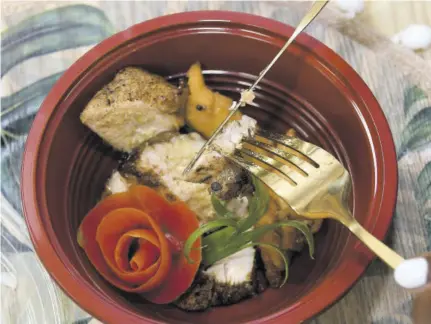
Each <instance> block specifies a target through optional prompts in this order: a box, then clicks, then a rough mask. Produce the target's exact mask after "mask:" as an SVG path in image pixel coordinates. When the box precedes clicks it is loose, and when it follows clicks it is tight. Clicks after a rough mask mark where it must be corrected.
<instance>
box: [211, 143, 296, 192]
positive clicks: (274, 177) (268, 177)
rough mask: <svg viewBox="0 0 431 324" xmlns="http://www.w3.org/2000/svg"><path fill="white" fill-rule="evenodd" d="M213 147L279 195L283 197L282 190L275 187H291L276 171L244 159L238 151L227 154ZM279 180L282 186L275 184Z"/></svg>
mask: <svg viewBox="0 0 431 324" xmlns="http://www.w3.org/2000/svg"><path fill="white" fill-rule="evenodd" d="M213 149H214V150H215V151H216V152H218V153H219V154H221V155H223V156H224V157H225V158H226V159H228V160H230V161H231V162H233V163H235V164H237V165H239V166H240V167H242V168H244V169H245V170H247V171H248V172H250V173H251V174H253V175H254V176H255V177H256V178H258V179H260V180H261V181H262V182H263V183H265V184H266V185H267V186H268V187H269V188H271V189H272V190H274V192H275V193H276V194H277V195H279V196H280V197H283V196H282V194H283V192H281V191H279V190H277V188H281V187H283V188H284V189H287V188H292V187H293V186H292V184H291V183H290V182H288V181H287V180H285V179H284V178H282V177H280V176H279V175H278V174H277V173H275V172H269V171H268V170H266V169H265V168H263V167H261V166H259V165H257V164H256V163H253V162H251V161H248V160H246V159H244V158H243V157H242V156H241V153H240V152H239V151H236V152H235V153H234V155H227V154H225V153H224V152H223V151H222V150H219V149H218V148H217V147H216V146H213ZM281 181H282V182H283V186H277V184H278V183H280V182H281Z"/></svg>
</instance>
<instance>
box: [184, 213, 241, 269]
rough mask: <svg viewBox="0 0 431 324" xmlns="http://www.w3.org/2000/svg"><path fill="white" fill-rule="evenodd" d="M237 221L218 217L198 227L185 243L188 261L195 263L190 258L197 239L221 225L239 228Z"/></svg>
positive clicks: (185, 253) (185, 254)
mask: <svg viewBox="0 0 431 324" xmlns="http://www.w3.org/2000/svg"><path fill="white" fill-rule="evenodd" d="M237 226H238V225H237V223H236V222H235V221H234V220H233V219H230V218H225V219H218V220H215V221H212V222H209V223H207V224H205V225H202V226H201V227H199V228H197V229H196V230H195V231H194V232H193V233H192V234H190V236H189V237H188V238H187V241H186V242H185V243H184V250H183V251H184V256H185V257H186V259H187V261H188V262H189V263H193V262H194V261H193V260H191V259H190V251H191V249H192V247H193V244H194V243H195V242H196V240H197V239H198V238H199V237H201V236H202V235H203V234H205V233H206V232H209V231H211V230H214V229H218V228H221V227H233V228H234V229H236V228H237Z"/></svg>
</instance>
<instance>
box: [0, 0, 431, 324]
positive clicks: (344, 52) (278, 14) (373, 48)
mask: <svg viewBox="0 0 431 324" xmlns="http://www.w3.org/2000/svg"><path fill="white" fill-rule="evenodd" d="M1 6H2V7H1V9H2V12H1V20H2V27H3V32H2V35H1V37H2V45H3V46H2V48H1V54H2V62H1V68H2V97H1V106H2V107H1V109H2V120H1V123H2V146H1V171H2V183H1V191H2V204H1V207H2V209H1V211H2V217H1V226H2V227H1V229H2V237H1V238H2V247H1V248H2V259H1V266H2V270H1V271H2V279H1V280H2V293H3V296H2V297H3V298H2V302H1V303H2V311H1V316H2V321H1V322H2V323H19V324H26V323H28V324H30V323H31V324H34V323H47V324H51V323H61V324H63V323H73V322H75V323H87V322H89V321H90V320H91V317H90V316H89V315H88V314H86V313H85V312H83V311H81V310H80V309H79V308H78V307H76V306H75V305H74V304H73V303H72V302H71V301H70V300H69V299H68V298H67V297H66V296H65V295H64V294H63V293H62V292H61V291H60V290H59V289H58V288H57V287H56V285H55V284H53V282H52V280H51V279H50V278H49V276H48V275H47V273H46V271H45V270H44V269H43V267H42V266H41V265H40V262H39V261H38V260H37V257H36V256H35V254H34V252H33V249H32V245H31V243H30V240H29V238H28V233H27V230H26V227H25V224H24V222H23V219H22V216H21V205H20V195H19V173H20V163H21V155H22V149H23V144H24V142H25V139H26V133H27V132H28V129H29V127H30V125H31V122H32V120H33V117H34V114H35V113H36V112H37V109H38V108H39V105H40V103H41V102H42V100H43V98H44V97H45V95H46V94H47V93H48V91H49V89H50V88H51V87H52V84H53V83H54V82H55V81H56V80H57V79H58V77H59V76H60V75H61V73H62V72H63V71H64V70H65V69H67V68H68V67H69V66H70V65H71V64H72V63H73V62H74V61H75V60H76V59H77V58H79V56H81V55H82V54H83V53H85V51H87V50H88V49H89V48H90V47H91V46H93V45H94V44H96V43H97V42H100V41H101V40H103V39H104V38H106V37H107V36H109V35H111V34H113V33H115V32H117V31H121V30H123V29H125V28H127V27H129V26H131V25H133V24H135V23H138V22H141V21H144V20H148V19H150V18H153V17H156V16H160V15H164V14H168V13H174V12H181V11H190V10H201V9H222V10H233V11H241V12H248V13H253V14H258V15H262V16H266V17H270V18H273V19H276V20H279V21H282V22H285V23H288V24H290V25H296V24H297V23H298V22H299V20H300V19H301V17H302V16H303V14H304V13H305V11H306V10H307V8H308V7H309V6H310V3H307V2H284V1H283V2H277V1H274V2H255V1H249V2H245V1H141V2H129V1H124V2H123V1H91V2H89V1H80V2H76V1H74V2H65V1H59V2H55V1H53V2H45V1H44V2H24V1H19V2H7V1H3V2H2V4H1ZM71 12H74V14H71ZM77 13H80V14H77ZM82 17H86V22H85V23H83V22H82V19H81V18H82ZM80 19H81V20H80ZM67 23H69V25H67ZM48 24H50V29H49V30H48V29H46V32H45V33H41V32H40V27H41V26H42V27H43V26H47V25H48ZM38 28H39V29H38ZM70 28H72V30H70ZM73 28H75V29H73ZM66 30H69V32H74V33H75V34H76V35H77V36H76V37H75V38H73V39H71V38H70V37H69V38H68V37H65V36H64V35H65V31H66ZM306 32H307V33H309V34H310V35H312V36H313V37H315V38H317V39H319V40H320V41H322V42H323V43H325V44H326V45H327V46H329V47H330V48H332V49H333V50H334V51H335V52H337V53H338V54H339V55H341V56H342V57H343V58H344V59H345V60H346V61H347V62H348V63H349V64H350V65H351V66H352V67H353V68H354V69H355V70H356V71H357V72H358V73H359V74H360V75H361V77H362V78H363V79H364V81H365V82H366V83H367V84H368V86H369V87H370V89H371V90H372V91H373V93H374V95H375V96H376V98H377V100H378V101H379V103H380V105H381V107H382V109H383V110H384V112H385V114H386V117H387V119H388V121H389V124H390V127H391V130H392V132H393V136H394V140H395V144H396V148H397V154H398V162H399V191H398V203H397V208H396V215H395V217H394V221H393V226H392V229H391V232H390V235H389V236H388V243H389V244H390V245H391V246H392V247H393V248H394V249H395V250H396V251H397V252H399V253H400V254H401V255H403V256H406V257H411V256H414V255H417V254H419V253H422V252H424V251H425V250H427V249H428V250H429V249H430V248H431V243H430V235H431V225H430V224H431V202H430V196H431V194H430V193H431V145H430V144H429V143H430V141H431V127H430V126H429V125H431V101H430V98H431V82H430V78H431V73H430V72H431V63H430V62H429V61H426V60H424V59H423V58H422V57H421V56H419V55H417V54H415V53H413V52H411V51H409V50H407V49H403V48H401V47H399V46H397V45H394V44H392V43H391V42H390V41H389V40H388V39H386V38H385V37H383V36H381V35H379V34H377V33H376V32H375V31H373V30H370V29H368V28H367V27H366V26H364V25H363V24H361V21H360V20H359V21H358V20H353V21H351V20H346V19H345V18H344V16H343V14H342V13H341V12H339V11H338V10H337V9H336V7H335V6H333V5H332V4H331V5H329V6H328V7H327V8H325V10H324V11H323V12H322V14H321V15H320V16H319V17H318V18H317V20H316V22H315V23H313V24H312V25H311V26H310V27H309V28H307V31H306ZM5 44H6V45H5ZM425 57H429V56H427V55H425ZM410 310H411V297H410V296H409V295H408V294H407V293H406V292H405V291H404V290H402V289H401V288H399V287H397V286H396V285H395V283H394V281H393V279H392V273H391V272H390V271H389V269H387V267H386V266H384V265H383V264H382V263H381V262H380V261H378V260H376V261H375V262H374V263H373V264H372V265H371V266H370V268H369V269H368V270H367V272H366V275H365V276H364V277H363V278H362V279H361V280H360V281H359V282H358V283H357V284H356V285H355V286H354V287H353V288H352V290H351V291H349V292H348V293H347V294H346V296H345V297H344V298H343V299H342V300H341V301H339V302H338V303H337V304H335V305H334V306H333V307H331V308H330V309H328V310H327V311H326V312H324V313H323V314H321V315H319V316H318V317H317V318H316V319H313V320H312V321H311V323H313V324H317V323H324V324H326V323H327V324H338V323H348V324H356V323H358V324H364V323H375V324H377V323H381V324H383V323H403V324H404V323H406V324H407V323H411V319H410V315H409V314H410Z"/></svg>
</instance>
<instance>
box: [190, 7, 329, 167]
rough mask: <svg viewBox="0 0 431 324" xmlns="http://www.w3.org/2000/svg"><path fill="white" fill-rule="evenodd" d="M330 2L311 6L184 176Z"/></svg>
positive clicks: (191, 163) (231, 109) (203, 147)
mask: <svg viewBox="0 0 431 324" xmlns="http://www.w3.org/2000/svg"><path fill="white" fill-rule="evenodd" d="M328 1H329V0H322V1H315V2H314V3H313V5H312V6H311V8H310V10H309V11H308V12H307V14H306V15H305V16H304V17H303V18H302V19H301V21H300V22H299V24H298V26H297V27H296V28H295V30H294V31H293V34H292V36H290V37H289V39H288V40H287V41H286V43H285V44H284V45H283V47H282V48H281V49H280V51H279V52H278V53H277V55H275V56H274V58H273V59H272V61H271V62H269V64H268V65H267V66H266V67H265V68H264V69H263V70H262V71H261V72H260V73H259V76H258V78H257V79H256V81H254V83H253V84H252V85H251V86H250V88H248V89H247V90H243V91H242V92H241V99H240V100H239V101H238V102H233V104H232V107H231V108H230V113H229V115H228V116H227V117H226V118H225V120H224V121H223V122H222V123H221V124H220V125H219V126H218V127H217V129H216V130H215V131H214V133H213V134H212V135H211V137H210V138H209V139H208V141H206V143H205V145H204V146H202V148H201V149H200V150H199V152H198V153H196V155H195V157H194V158H193V160H192V161H190V163H189V165H188V166H187V167H186V168H185V169H184V171H183V174H184V175H186V174H187V173H188V172H190V171H191V169H192V168H193V166H194V165H195V164H196V162H197V161H198V160H199V158H200V157H201V155H202V154H203V153H204V152H205V151H206V150H207V149H208V148H209V147H210V146H211V144H212V142H213V141H214V139H215V138H216V137H217V135H218V134H219V133H220V132H221V130H222V129H223V127H224V126H225V125H226V124H227V122H228V121H229V120H230V119H231V118H232V117H233V115H234V114H235V113H236V111H237V110H238V109H239V107H242V106H244V105H245V104H246V103H247V100H246V98H247V97H248V95H247V94H249V95H250V94H251V93H252V92H253V90H254V89H255V88H256V87H257V85H258V84H259V82H260V81H261V80H262V79H263V78H264V77H265V75H266V74H267V73H268V71H269V70H270V69H271V68H272V66H273V65H274V64H275V63H276V62H277V60H278V59H279V58H280V56H281V55H282V54H283V53H284V51H285V50H286V49H287V48H288V47H289V45H290V44H292V43H293V41H294V40H295V38H296V37H297V36H298V35H299V34H300V33H302V31H303V30H304V29H305V28H306V27H307V26H308V25H309V24H310V23H311V22H312V21H313V20H314V18H316V17H317V15H318V14H319V13H320V12H321V11H322V9H323V8H325V6H326V5H327V4H328Z"/></svg>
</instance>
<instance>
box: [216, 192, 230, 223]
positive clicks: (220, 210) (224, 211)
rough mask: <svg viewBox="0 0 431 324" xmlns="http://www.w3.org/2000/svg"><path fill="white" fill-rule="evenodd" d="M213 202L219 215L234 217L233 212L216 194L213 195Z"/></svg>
mask: <svg viewBox="0 0 431 324" xmlns="http://www.w3.org/2000/svg"><path fill="white" fill-rule="evenodd" d="M211 202H212V204H213V207H214V210H215V212H216V213H217V215H218V216H219V217H222V218H224V217H233V214H232V213H231V212H230V211H229V210H228V209H227V208H226V206H225V205H224V204H223V203H222V202H221V200H220V199H218V197H217V196H216V195H214V194H212V195H211Z"/></svg>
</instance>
